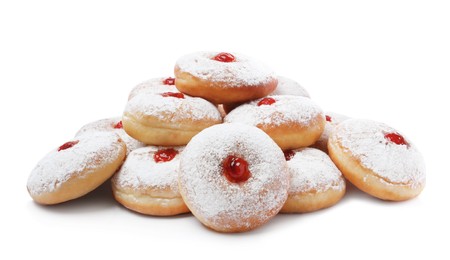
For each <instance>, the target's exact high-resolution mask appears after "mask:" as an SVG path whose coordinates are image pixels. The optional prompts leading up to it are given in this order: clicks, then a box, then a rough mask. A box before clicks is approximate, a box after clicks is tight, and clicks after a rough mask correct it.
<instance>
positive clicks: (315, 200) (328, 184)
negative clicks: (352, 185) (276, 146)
mask: <svg viewBox="0 0 450 260" xmlns="http://www.w3.org/2000/svg"><path fill="white" fill-rule="evenodd" d="M284 154H285V157H286V160H287V163H288V168H289V174H290V181H289V183H290V184H289V191H288V198H287V200H286V203H285V204H284V206H283V208H282V209H281V212H283V213H306V212H312V211H316V210H319V209H323V208H327V207H330V206H333V205H334V204H336V203H337V202H338V201H339V200H340V199H341V198H342V197H343V196H344V194H345V179H344V177H343V176H342V173H341V172H340V171H339V169H338V168H337V167H336V165H334V163H333V162H332V161H331V159H330V157H328V155H327V154H325V153H324V152H322V151H320V150H318V149H314V148H301V149H296V150H288V151H285V152H284Z"/></svg>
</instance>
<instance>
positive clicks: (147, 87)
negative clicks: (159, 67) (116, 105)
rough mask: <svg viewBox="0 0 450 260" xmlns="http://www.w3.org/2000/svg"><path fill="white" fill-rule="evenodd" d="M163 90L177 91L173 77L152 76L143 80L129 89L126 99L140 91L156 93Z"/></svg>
mask: <svg viewBox="0 0 450 260" xmlns="http://www.w3.org/2000/svg"><path fill="white" fill-rule="evenodd" d="M164 92H179V91H178V89H177V88H176V87H175V78H171V77H168V78H153V79H149V80H147V81H144V82H142V83H140V84H138V85H137V86H136V87H134V88H133V89H132V90H131V91H130V94H129V95H128V100H130V99H132V98H133V97H135V96H136V95H138V94H140V93H153V94H158V93H164Z"/></svg>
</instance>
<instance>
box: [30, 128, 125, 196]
mask: <svg viewBox="0 0 450 260" xmlns="http://www.w3.org/2000/svg"><path fill="white" fill-rule="evenodd" d="M125 154H126V147H125V143H124V142H123V141H122V139H120V138H119V136H118V135H117V134H115V133H108V132H96V133H92V134H89V135H82V136H79V137H76V138H75V139H74V140H72V141H70V142H67V143H65V144H63V145H61V146H60V147H59V148H57V149H54V150H53V151H51V152H50V153H49V154H47V155H46V156H45V157H44V158H43V159H42V160H41V161H39V163H38V164H37V166H36V167H35V168H34V169H33V171H32V172H31V174H30V176H29V178H28V183H27V189H28V192H29V193H30V195H31V197H32V198H33V200H35V201H36V202H38V203H40V204H57V203H61V202H65V201H68V200H72V199H76V198H78V197H81V196H83V195H85V194H86V193H88V192H90V191H92V190H94V189H95V188H97V187H98V186H100V184H102V183H103V182H105V181H106V180H108V179H109V177H111V176H112V175H113V174H114V172H115V171H116V170H117V168H119V167H120V165H122V162H123V160H124V159H125Z"/></svg>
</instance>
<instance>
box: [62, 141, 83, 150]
mask: <svg viewBox="0 0 450 260" xmlns="http://www.w3.org/2000/svg"><path fill="white" fill-rule="evenodd" d="M78 142H79V141H78V140H75V141H70V142H67V143H65V144H63V145H61V146H60V147H59V148H58V152H59V151H62V150H66V149H69V148H70V147H73V146H74V145H76V144H77V143H78Z"/></svg>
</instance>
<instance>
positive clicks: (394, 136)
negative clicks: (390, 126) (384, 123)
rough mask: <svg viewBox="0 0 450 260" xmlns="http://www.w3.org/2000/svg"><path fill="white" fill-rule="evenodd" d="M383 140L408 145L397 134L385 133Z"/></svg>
mask: <svg viewBox="0 0 450 260" xmlns="http://www.w3.org/2000/svg"><path fill="white" fill-rule="evenodd" d="M384 138H386V139H387V140H389V141H391V142H393V143H394V144H398V145H408V142H406V140H405V138H403V136H401V135H400V134H399V133H387V134H385V135H384Z"/></svg>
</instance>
